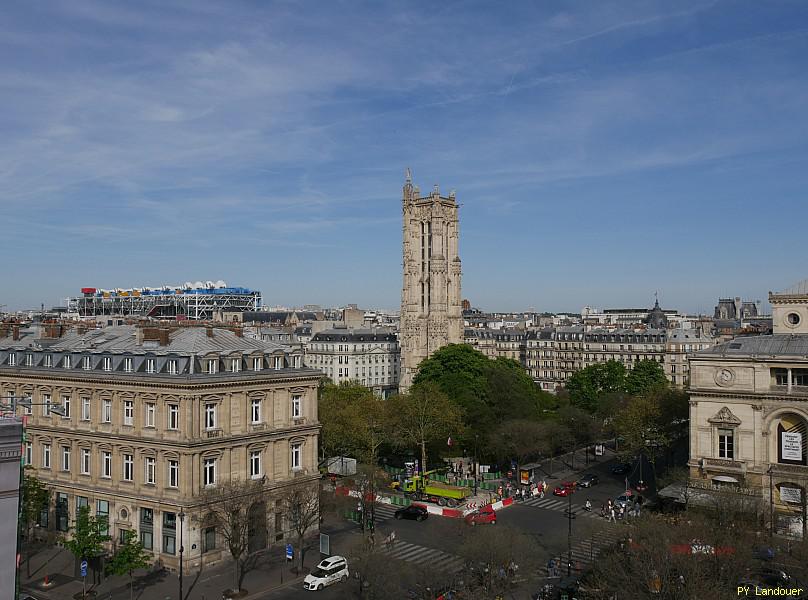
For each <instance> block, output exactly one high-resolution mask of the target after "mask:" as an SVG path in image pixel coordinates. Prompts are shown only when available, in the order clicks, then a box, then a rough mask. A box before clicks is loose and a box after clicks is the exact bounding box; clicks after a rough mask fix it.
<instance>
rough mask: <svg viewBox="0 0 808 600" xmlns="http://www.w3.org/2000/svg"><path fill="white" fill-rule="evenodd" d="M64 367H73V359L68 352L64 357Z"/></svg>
mask: <svg viewBox="0 0 808 600" xmlns="http://www.w3.org/2000/svg"><path fill="white" fill-rule="evenodd" d="M62 367H64V368H65V369H69V368H70V367H71V360H70V355H69V354H66V355H65V357H64V358H63V359H62Z"/></svg>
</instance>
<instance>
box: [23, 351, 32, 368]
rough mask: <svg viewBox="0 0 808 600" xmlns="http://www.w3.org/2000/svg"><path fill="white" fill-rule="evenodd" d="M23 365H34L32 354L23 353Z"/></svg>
mask: <svg viewBox="0 0 808 600" xmlns="http://www.w3.org/2000/svg"><path fill="white" fill-rule="evenodd" d="M25 366H26V367H33V366H34V355H33V354H26V355H25Z"/></svg>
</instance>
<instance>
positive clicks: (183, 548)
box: [177, 508, 185, 600]
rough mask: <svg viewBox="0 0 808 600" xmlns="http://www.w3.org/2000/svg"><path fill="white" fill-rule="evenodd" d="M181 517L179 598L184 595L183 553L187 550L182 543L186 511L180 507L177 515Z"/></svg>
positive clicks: (180, 599)
mask: <svg viewBox="0 0 808 600" xmlns="http://www.w3.org/2000/svg"><path fill="white" fill-rule="evenodd" d="M177 516H178V517H179V518H180V598H179V600H183V596H182V553H183V552H185V547H184V546H183V545H182V524H183V523H184V522H185V513H184V512H183V511H182V509H181V508H180V514H178V515H177Z"/></svg>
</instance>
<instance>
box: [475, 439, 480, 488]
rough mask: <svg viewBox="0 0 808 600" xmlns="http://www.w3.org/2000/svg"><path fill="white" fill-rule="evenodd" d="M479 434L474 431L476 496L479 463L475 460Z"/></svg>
mask: <svg viewBox="0 0 808 600" xmlns="http://www.w3.org/2000/svg"><path fill="white" fill-rule="evenodd" d="M479 438H480V435H479V434H477V433H475V434H474V496H475V497H476V496H477V479H478V478H479V472H480V463H479V461H478V460H477V441H478V440H479Z"/></svg>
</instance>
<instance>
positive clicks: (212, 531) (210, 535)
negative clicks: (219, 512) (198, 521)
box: [202, 527, 216, 553]
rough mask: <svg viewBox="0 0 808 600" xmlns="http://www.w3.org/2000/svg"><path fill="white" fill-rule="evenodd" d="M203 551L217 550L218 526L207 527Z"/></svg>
mask: <svg viewBox="0 0 808 600" xmlns="http://www.w3.org/2000/svg"><path fill="white" fill-rule="evenodd" d="M202 544H203V546H202V552H203V553H204V552H210V551H211V550H216V528H215V527H205V537H204V538H203V540H202Z"/></svg>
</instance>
